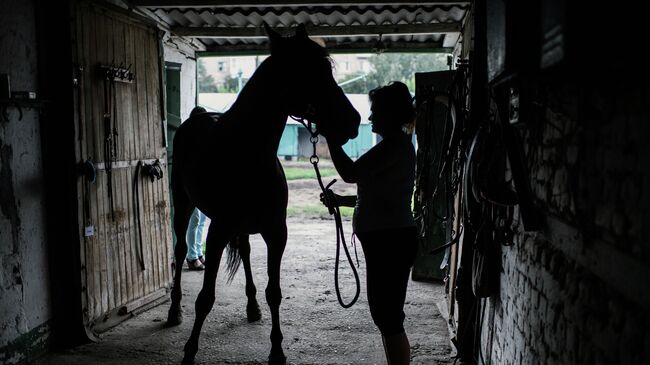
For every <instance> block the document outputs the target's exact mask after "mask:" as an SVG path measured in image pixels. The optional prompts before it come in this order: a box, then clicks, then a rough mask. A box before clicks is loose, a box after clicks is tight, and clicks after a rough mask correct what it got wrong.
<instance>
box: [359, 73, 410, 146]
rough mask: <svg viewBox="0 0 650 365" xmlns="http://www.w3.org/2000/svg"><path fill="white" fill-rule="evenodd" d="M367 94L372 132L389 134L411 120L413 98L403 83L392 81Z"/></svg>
mask: <svg viewBox="0 0 650 365" xmlns="http://www.w3.org/2000/svg"><path fill="white" fill-rule="evenodd" d="M368 95H369V96H370V103H371V106H370V111H371V113H370V117H369V119H370V121H372V125H373V128H372V129H373V131H374V132H376V133H379V134H387V133H388V134H390V133H393V132H397V131H401V130H402V127H403V126H404V125H406V124H409V123H412V122H413V119H414V118H415V108H414V107H413V98H412V97H411V93H410V92H409V89H408V87H406V85H405V84H404V83H402V82H399V81H393V82H391V83H390V84H388V85H386V86H382V87H378V88H376V89H373V90H371V91H370V93H369V94H368Z"/></svg>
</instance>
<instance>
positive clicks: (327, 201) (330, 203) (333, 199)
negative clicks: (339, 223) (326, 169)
mask: <svg viewBox="0 0 650 365" xmlns="http://www.w3.org/2000/svg"><path fill="white" fill-rule="evenodd" d="M325 194H327V197H326V196H325ZM340 198H341V196H340V195H338V194H335V193H334V192H333V191H332V190H331V189H327V190H326V193H321V194H320V201H321V203H323V205H324V206H326V207H328V208H334V207H338V206H340V204H339V201H340Z"/></svg>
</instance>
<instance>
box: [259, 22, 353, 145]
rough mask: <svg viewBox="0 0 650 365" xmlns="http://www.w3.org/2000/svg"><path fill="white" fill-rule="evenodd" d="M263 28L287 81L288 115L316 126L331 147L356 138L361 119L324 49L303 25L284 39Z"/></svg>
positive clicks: (278, 65)
mask: <svg viewBox="0 0 650 365" xmlns="http://www.w3.org/2000/svg"><path fill="white" fill-rule="evenodd" d="M264 28H265V29H266V33H267V34H268V37H269V41H270V43H271V58H272V59H273V60H274V63H275V64H276V67H279V69H280V70H281V72H283V73H284V75H286V80H287V81H288V82H287V85H286V86H287V87H288V90H287V91H286V92H287V96H286V98H287V109H288V110H287V112H288V114H289V115H292V116H294V117H298V118H304V119H306V120H309V121H311V122H312V123H314V124H315V125H316V128H317V130H318V132H319V133H321V134H322V135H324V136H325V138H327V140H328V142H329V143H333V144H337V145H342V144H344V143H345V142H347V141H348V139H351V138H354V137H356V136H357V134H358V130H359V123H360V121H361V117H360V116H359V113H358V112H357V111H356V110H355V109H354V107H353V106H352V104H351V103H350V101H349V100H348V98H347V97H346V96H345V93H344V92H343V90H342V89H341V88H340V87H339V86H338V85H337V83H336V80H335V79H334V76H333V75H332V62H331V59H330V58H329V54H328V53H327V51H326V50H325V48H324V47H322V46H320V45H319V44H318V43H316V42H315V41H313V40H312V39H310V38H309V36H308V35H307V31H306V30H305V26H304V25H303V24H301V25H299V26H298V27H297V28H296V33H295V35H294V36H291V37H283V36H281V35H280V34H278V33H277V32H276V31H274V30H273V29H271V27H269V26H268V24H266V23H264ZM276 62H277V63H276Z"/></svg>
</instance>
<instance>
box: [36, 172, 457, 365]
mask: <svg viewBox="0 0 650 365" xmlns="http://www.w3.org/2000/svg"><path fill="white" fill-rule="evenodd" d="M326 180H327V181H329V180H330V179H329V178H328V179H326ZM337 185H339V183H337V184H336V185H335V191H337V192H339V193H341V192H343V193H347V192H351V193H354V191H353V189H352V188H351V187H350V186H343V185H340V188H337V187H336V186H337ZM346 189H347V190H346ZM303 190H304V191H303ZM318 193H319V192H318V190H317V185H316V183H315V181H313V179H312V180H311V181H310V182H306V181H297V182H290V202H292V204H297V203H298V202H308V201H312V200H313V199H317V197H318ZM305 195H307V196H305ZM316 201H317V200H316ZM300 204H302V203H300ZM305 204H307V203H305ZM309 204H312V203H309ZM288 227H289V241H288V244H287V248H286V251H285V255H284V258H283V266H282V290H283V298H284V299H283V301H282V305H281V307H280V316H281V321H282V323H281V325H282V331H283V334H284V343H283V344H284V351H285V354H286V355H287V358H288V362H289V363H290V364H384V363H385V360H384V355H383V349H382V345H381V337H380V335H379V332H378V331H377V329H376V328H375V326H374V324H373V323H372V319H371V318H370V314H369V311H368V306H367V300H366V291H365V287H364V283H365V267H364V260H363V253H362V251H361V247H360V245H359V247H358V254H359V261H360V267H359V269H358V270H359V274H360V278H361V283H362V287H361V296H360V298H359V301H358V302H357V304H355V305H354V306H353V307H352V308H349V309H343V308H342V307H340V306H339V304H338V301H337V299H336V292H335V290H334V257H335V252H336V251H335V250H336V247H335V246H336V240H335V238H336V236H335V227H334V222H333V220H330V219H320V218H309V217H294V218H290V219H289V220H288ZM345 231H346V235H347V236H348V237H349V234H350V232H351V230H350V222H349V221H346V222H345ZM251 245H252V254H251V261H252V266H253V274H254V276H255V280H256V286H257V289H258V295H257V297H258V301H259V303H260V306H261V308H262V320H261V321H259V322H256V323H253V324H249V323H248V322H247V321H246V314H245V307H246V296H245V293H244V273H243V270H242V269H240V270H239V272H238V273H237V276H236V277H235V280H234V281H233V282H232V283H231V284H230V285H228V284H226V283H225V275H223V274H222V273H223V271H222V272H221V273H220V275H219V276H218V277H217V299H216V303H215V306H214V308H213V309H212V312H211V313H210V315H209V316H208V319H207V321H206V323H205V325H204V326H203V331H202V336H201V342H200V344H199V346H200V347H199V353H198V354H197V357H196V363H197V364H265V363H266V359H267V356H268V353H269V351H270V346H271V343H270V340H269V335H270V331H271V320H270V313H269V310H268V306H267V305H266V301H265V299H264V288H265V287H266V283H267V277H266V248H265V244H264V242H263V241H262V239H261V237H260V236H259V235H255V236H252V237H251ZM342 260H344V257H342ZM222 269H223V267H222ZM340 276H341V279H340V283H341V287H342V288H343V289H342V291H343V296H344V298H345V300H346V301H349V299H350V298H351V297H352V296H353V294H354V279H353V277H352V275H351V270H350V269H349V265H348V264H347V263H346V262H345V261H342V263H341V272H340ZM202 278H203V273H202V272H194V271H187V270H186V271H185V272H184V273H183V294H184V297H183V307H184V310H185V321H184V322H183V323H182V324H181V325H179V326H177V327H167V326H166V325H165V320H166V315H167V309H168V308H169V302H166V303H163V304H162V305H159V306H157V307H154V308H152V309H150V310H148V311H146V312H144V313H141V314H139V315H137V316H135V317H133V318H131V319H130V320H128V321H126V322H123V323H122V324H120V325H119V326H117V327H115V328H113V329H111V330H110V331H107V332H106V333H104V334H102V336H101V338H102V340H101V342H98V343H91V344H86V345H82V346H78V347H76V348H74V349H71V350H67V351H65V352H61V353H54V354H50V355H48V356H47V357H45V358H42V359H40V360H39V361H37V362H36V364H38V365H44V364H53V365H59V364H70V365H76V364H84V365H85V364H138V365H145V364H178V363H180V360H181V359H182V351H183V345H184V344H185V341H186V340H187V338H188V336H189V333H190V330H191V326H192V322H193V319H194V300H195V298H196V295H197V294H198V292H199V290H200V288H201V283H202ZM443 302H444V287H443V285H442V284H440V283H423V282H415V281H411V282H410V283H409V290H408V294H407V298H406V305H405V312H406V322H405V328H406V331H407V333H408V335H409V339H410V342H411V348H412V350H411V353H412V363H413V364H423V365H424V364H426V365H434V364H452V363H453V359H452V355H453V353H452V349H451V347H450V344H449V335H448V331H447V325H446V323H445V320H444V319H443V317H442V316H441V314H440V312H439V310H438V305H441V304H442V303H443ZM442 305H444V304H442Z"/></svg>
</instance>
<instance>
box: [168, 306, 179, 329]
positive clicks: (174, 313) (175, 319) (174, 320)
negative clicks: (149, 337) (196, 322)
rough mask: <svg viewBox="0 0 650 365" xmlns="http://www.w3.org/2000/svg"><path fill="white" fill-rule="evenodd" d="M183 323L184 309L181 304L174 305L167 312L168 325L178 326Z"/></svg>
mask: <svg viewBox="0 0 650 365" xmlns="http://www.w3.org/2000/svg"><path fill="white" fill-rule="evenodd" d="M181 323H183V310H182V309H181V308H180V306H174V305H172V306H171V307H170V308H169V312H167V325H169V326H178V325H179V324H181Z"/></svg>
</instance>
